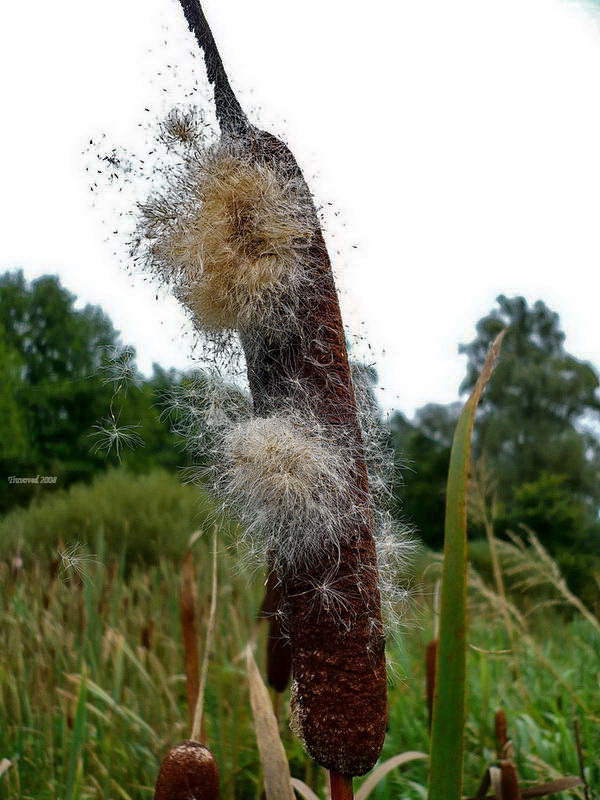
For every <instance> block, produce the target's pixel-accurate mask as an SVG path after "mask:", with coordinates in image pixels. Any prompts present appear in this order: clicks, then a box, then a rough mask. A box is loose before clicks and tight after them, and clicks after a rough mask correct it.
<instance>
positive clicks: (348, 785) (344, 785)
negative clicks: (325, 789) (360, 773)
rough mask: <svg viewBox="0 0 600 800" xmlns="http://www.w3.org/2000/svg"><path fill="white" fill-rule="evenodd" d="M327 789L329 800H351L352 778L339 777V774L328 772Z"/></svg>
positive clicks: (352, 794)
mask: <svg viewBox="0 0 600 800" xmlns="http://www.w3.org/2000/svg"><path fill="white" fill-rule="evenodd" d="M329 787H330V789H331V800H353V797H354V790H353V789H352V778H350V777H348V776H347V775H340V774H339V772H333V770H331V771H330V772H329Z"/></svg>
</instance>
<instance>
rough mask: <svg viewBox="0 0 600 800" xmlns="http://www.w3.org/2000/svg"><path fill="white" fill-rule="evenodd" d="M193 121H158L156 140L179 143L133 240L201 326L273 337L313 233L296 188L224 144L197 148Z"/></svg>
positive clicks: (292, 180) (294, 181)
mask: <svg viewBox="0 0 600 800" xmlns="http://www.w3.org/2000/svg"><path fill="white" fill-rule="evenodd" d="M195 122H196V121H195V120H194V118H193V117H191V116H190V115H187V116H186V114H185V113H184V112H180V113H179V114H175V115H171V116H170V117H169V118H168V120H167V123H165V124H164V125H163V129H162V133H163V142H164V143H166V144H167V145H168V144H169V141H171V142H172V143H176V144H182V143H183V144H184V148H183V150H182V151H181V156H180V161H179V164H178V166H176V167H175V168H174V169H173V170H172V171H171V174H170V177H169V183H168V185H167V186H166V188H163V189H162V191H160V192H158V193H156V194H154V195H153V196H151V197H150V198H149V200H148V201H147V202H146V203H144V204H142V205H141V207H140V211H141V213H140V217H139V226H138V233H137V241H136V244H137V246H138V248H139V250H140V251H141V253H142V256H143V258H144V260H145V261H146V263H147V265H149V266H150V268H151V269H153V270H155V271H156V272H158V273H159V274H160V275H161V276H162V277H163V278H166V279H167V281H168V282H170V283H171V284H173V285H174V287H175V289H176V293H177V295H178V296H179V298H180V299H181V300H182V301H183V302H184V303H185V305H186V306H187V307H188V308H189V309H190V310H191V312H192V314H193V316H194V320H195V323H196V325H197V326H198V327H200V328H201V329H205V330H209V331H215V330H216V331H220V330H224V329H228V330H238V331H243V330H248V329H251V328H252V326H253V325H255V324H257V323H258V322H260V324H261V326H266V327H267V328H270V329H271V330H272V331H278V332H279V333H283V332H284V331H285V330H286V328H289V326H290V323H293V319H294V317H293V309H291V310H290V313H289V314H287V315H285V316H286V320H285V323H282V320H281V316H282V309H284V310H285V309H287V306H288V304H292V305H293V303H294V301H295V298H296V297H297V295H298V291H299V290H300V287H301V285H302V282H303V280H304V277H305V276H304V271H303V263H304V260H303V256H304V254H305V251H306V249H307V248H308V247H310V246H311V244H312V242H313V236H314V233H315V230H316V219H315V212H314V209H313V207H312V203H311V201H310V198H309V197H308V195H307V192H306V188H305V187H304V186H303V185H302V183H301V181H300V179H299V178H298V177H297V175H294V174H292V173H290V174H287V173H286V171H285V169H283V168H280V167H275V166H273V165H272V164H266V163H262V162H260V161H257V160H256V159H251V158H249V156H248V153H247V152H244V150H243V149H242V148H240V147H239V146H238V145H237V144H236V143H235V142H233V141H231V140H228V139H224V140H221V141H220V142H219V143H218V144H216V145H213V146H212V147H208V148H205V147H204V145H203V143H202V142H201V139H198V138H197V137H196V135H195V133H194V131H195V130H196V128H195V127H194V124H195ZM274 317H275V319H274Z"/></svg>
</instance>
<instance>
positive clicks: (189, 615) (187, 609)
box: [181, 550, 200, 725]
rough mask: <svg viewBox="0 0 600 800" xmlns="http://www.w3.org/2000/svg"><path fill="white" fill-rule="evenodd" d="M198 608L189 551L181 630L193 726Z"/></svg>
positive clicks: (183, 582) (184, 567)
mask: <svg viewBox="0 0 600 800" xmlns="http://www.w3.org/2000/svg"><path fill="white" fill-rule="evenodd" d="M196 606H197V596H196V571H195V569H194V557H193V555H192V551H191V550H188V552H187V553H186V555H185V558H184V560H183V564H182V567H181V630H182V634H183V651H184V660H185V683H186V693H187V705H188V713H189V718H190V725H193V720H194V710H195V708H196V702H197V700H198V685H199V681H200V676H199V673H200V669H199V664H200V656H199V653H198V632H197V629H196Z"/></svg>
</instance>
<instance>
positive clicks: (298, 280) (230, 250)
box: [132, 109, 414, 631]
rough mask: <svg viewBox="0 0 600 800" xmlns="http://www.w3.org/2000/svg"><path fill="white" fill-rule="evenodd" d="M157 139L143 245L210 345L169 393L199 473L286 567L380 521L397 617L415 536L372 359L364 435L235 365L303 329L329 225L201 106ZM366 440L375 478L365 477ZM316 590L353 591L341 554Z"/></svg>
mask: <svg viewBox="0 0 600 800" xmlns="http://www.w3.org/2000/svg"><path fill="white" fill-rule="evenodd" d="M159 139H160V143H162V144H163V145H164V146H165V147H166V150H167V152H168V154H169V156H170V159H171V160H169V162H168V170H165V169H164V168H163V170H162V172H163V186H162V187H161V189H160V190H159V191H156V192H154V193H153V194H152V195H151V196H150V197H149V198H148V199H147V200H146V201H145V202H143V203H141V204H140V205H139V213H138V221H137V229H136V233H135V236H134V237H133V239H132V252H133V255H134V257H135V258H136V259H137V261H138V263H141V264H142V265H143V266H144V267H145V268H146V269H147V270H149V271H150V272H151V273H152V274H154V275H156V276H158V277H159V278H160V279H162V280H163V281H165V282H166V283H167V284H168V285H170V286H171V287H173V289H174V291H175V293H176V294H177V296H178V297H179V298H180V299H181V300H182V301H183V303H184V304H185V306H186V307H187V308H188V310H189V311H190V313H191V315H192V317H193V320H194V324H195V327H196V328H197V330H198V331H199V332H200V334H201V335H202V336H203V338H204V339H205V344H206V345H207V346H206V349H205V351H204V352H205V354H207V353H209V352H210V355H209V356H205V357H206V358H208V359H209V360H210V363H207V364H205V365H204V366H205V368H204V369H203V370H202V372H200V373H199V374H198V375H197V377H196V378H195V379H194V380H189V381H187V382H186V383H185V384H184V385H182V386H179V387H177V388H176V389H175V390H174V391H173V393H172V394H171V395H170V396H169V397H167V398H165V406H166V409H167V412H170V413H172V414H173V419H174V420H176V423H175V425H174V427H175V429H176V431H177V432H178V433H179V434H180V435H181V436H182V438H183V440H184V441H185V443H186V445H187V447H188V448H189V449H190V450H191V451H192V452H193V453H195V454H196V455H197V457H198V460H199V461H201V462H202V466H199V467H198V469H196V470H192V471H191V473H190V476H191V477H192V478H197V479H199V480H200V481H202V482H203V483H207V482H208V483H209V484H210V486H211V487H212V489H213V491H214V493H215V495H216V496H217V497H219V498H220V499H221V501H222V503H223V506H224V507H225V508H226V509H229V510H232V511H234V512H235V514H236V515H237V517H238V518H239V520H240V521H241V523H242V543H243V544H244V545H245V548H244V552H245V554H246V556H247V559H248V560H250V561H251V562H252V563H254V564H256V565H260V566H264V564H265V562H267V561H268V563H269V564H271V565H272V566H273V567H274V568H275V569H276V570H284V571H285V572H286V573H288V574H289V573H296V572H307V571H309V570H310V566H311V564H312V563H313V562H314V560H315V558H318V556H319V553H320V552H321V551H323V550H325V549H328V548H331V550H332V551H334V552H339V550H340V548H341V546H342V544H343V542H344V538H345V536H346V535H347V532H348V531H349V530H352V528H353V526H355V525H356V524H360V523H361V522H369V521H371V523H372V525H373V532H374V537H375V543H376V551H377V571H378V583H379V587H380V592H381V599H382V612H383V616H384V622H385V623H386V628H387V630H388V631H390V630H394V628H395V627H396V626H397V624H398V623H399V621H400V620H401V618H402V616H403V614H404V611H405V609H406V607H407V598H408V590H407V587H406V585H405V579H404V576H405V574H406V571H407V568H408V566H409V562H410V558H411V555H412V553H413V548H414V545H413V541H412V539H411V537H410V535H409V531H408V529H407V528H406V527H404V526H402V525H401V524H399V523H398V522H397V521H396V520H395V519H394V518H393V517H392V515H391V513H390V512H389V510H388V508H389V505H390V501H391V490H390V487H391V485H392V481H393V478H394V472H395V468H394V463H393V455H392V451H391V448H390V447H389V446H388V445H387V442H386V439H385V436H384V435H383V427H382V425H381V421H380V418H379V410H378V408H377V403H376V401H375V399H374V397H373V393H372V389H371V382H372V376H371V375H370V374H369V371H368V370H366V369H365V368H364V367H359V366H358V365H354V366H353V368H352V380H353V384H354V392H355V396H356V403H357V410H358V418H359V422H360V428H361V433H362V442H360V443H358V444H357V442H356V438H355V436H354V435H353V432H352V431H351V430H346V429H345V427H344V426H343V425H340V426H335V427H334V426H332V425H329V424H327V423H325V422H323V421H322V420H319V418H318V417H317V415H316V414H315V413H314V411H313V408H312V405H311V398H310V396H309V393H308V392H307V389H306V387H305V386H303V385H302V383H301V382H300V381H297V380H294V379H293V378H290V379H288V380H287V381H286V386H285V387H284V390H283V392H282V394H284V395H285V398H286V399H285V401H284V402H282V403H279V404H278V407H277V409H276V410H274V411H273V412H272V413H268V409H267V410H266V411H265V409H261V413H257V411H256V407H255V405H253V403H252V401H251V399H250V397H249V394H248V392H247V390H245V389H244V387H243V385H240V382H239V380H238V381H237V382H235V381H230V380H228V379H227V378H228V377H229V376H230V375H231V365H232V364H235V365H239V364H240V363H242V362H243V355H242V352H241V344H240V342H241V341H244V342H245V344H246V347H248V346H250V347H251V346H252V342H253V338H254V337H255V336H256V338H260V340H261V342H264V341H265V339H266V341H267V342H271V341H273V342H276V341H278V340H280V339H281V338H282V337H291V336H300V337H301V336H302V319H300V318H299V317H298V297H299V296H300V294H301V292H302V291H304V290H306V288H307V286H308V282H309V279H308V276H307V274H306V269H305V261H306V253H307V249H308V248H309V247H310V246H311V244H312V243H313V242H314V238H315V236H316V234H317V229H318V220H317V214H316V211H315V209H314V206H313V203H312V199H311V197H310V195H309V194H308V193H307V190H306V186H305V184H304V182H303V181H302V180H301V179H299V178H298V176H297V173H296V172H295V171H294V170H293V169H291V168H289V169H288V165H287V164H286V163H285V159H284V160H283V163H282V162H281V161H280V162H279V163H277V164H276V165H273V164H272V163H267V162H266V161H261V160H260V159H256V158H255V157H253V154H252V149H251V148H250V149H249V148H248V147H247V145H245V146H240V144H239V143H238V142H237V141H236V140H235V138H230V139H229V138H226V137H221V138H220V139H219V141H218V142H217V143H216V144H215V143H207V141H206V126H205V125H204V123H203V120H202V118H201V116H200V115H199V114H198V112H197V111H196V110H192V109H175V110H173V111H172V112H171V113H170V114H169V115H168V117H167V118H166V120H165V121H164V122H163V123H162V125H161V126H160V132H159ZM167 175H168V180H165V178H166V176H167ZM257 329H259V330H260V334H256V330H257ZM208 343H212V348H211V347H209V345H208ZM238 369H239V372H241V371H242V368H239V366H238ZM236 371H237V370H234V372H236ZM224 375H226V376H227V377H224ZM357 447H359V448H360V449H361V451H362V453H364V456H365V458H366V462H367V466H368V473H369V489H368V491H365V490H357V486H356V480H355V474H354V468H353V465H354V462H355V460H356V457H357V452H356V451H357ZM207 453H208V454H209V458H208V462H209V463H208V465H207V464H206V462H207V458H206V457H207ZM356 577H357V582H358V585H360V578H361V576H360V574H357V576H356ZM314 602H315V603H318V604H320V605H321V606H322V610H323V613H325V614H326V613H335V610H336V607H337V606H338V605H340V604H343V603H344V597H343V596H341V595H340V593H339V591H338V588H337V587H336V570H335V565H333V566H332V567H331V569H330V570H329V571H328V574H327V575H325V576H324V577H323V576H321V577H320V578H319V580H318V581H317V583H316V584H315V586H314ZM278 614H279V615H280V616H281V615H282V614H283V615H284V616H285V608H283V609H279V611H278ZM283 630H285V625H283Z"/></svg>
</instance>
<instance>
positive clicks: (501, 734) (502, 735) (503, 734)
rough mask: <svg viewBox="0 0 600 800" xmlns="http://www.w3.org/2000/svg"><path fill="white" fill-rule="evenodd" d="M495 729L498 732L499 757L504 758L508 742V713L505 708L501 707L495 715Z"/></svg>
mask: <svg viewBox="0 0 600 800" xmlns="http://www.w3.org/2000/svg"><path fill="white" fill-rule="evenodd" d="M494 729H495V734H496V752H497V754H498V758H504V756H505V748H506V745H507V744H508V729H507V725H506V714H505V713H504V709H502V708H499V709H498V711H496V716H495V717H494Z"/></svg>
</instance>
